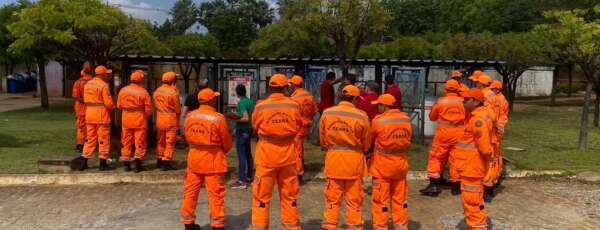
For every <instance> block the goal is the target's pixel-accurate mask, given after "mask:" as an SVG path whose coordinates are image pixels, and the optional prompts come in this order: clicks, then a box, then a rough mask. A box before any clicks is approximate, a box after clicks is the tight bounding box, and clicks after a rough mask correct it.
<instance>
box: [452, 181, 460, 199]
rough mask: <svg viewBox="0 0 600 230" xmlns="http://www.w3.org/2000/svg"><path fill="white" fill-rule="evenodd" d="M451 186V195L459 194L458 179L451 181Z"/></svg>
mask: <svg viewBox="0 0 600 230" xmlns="http://www.w3.org/2000/svg"><path fill="white" fill-rule="evenodd" d="M451 186H452V187H451V188H450V192H451V193H452V195H453V196H458V195H460V181H459V182H454V183H452V185H451Z"/></svg>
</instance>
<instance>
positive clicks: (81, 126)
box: [75, 114, 87, 145]
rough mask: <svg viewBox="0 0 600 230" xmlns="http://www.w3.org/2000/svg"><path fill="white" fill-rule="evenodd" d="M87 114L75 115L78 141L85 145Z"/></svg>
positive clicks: (79, 143)
mask: <svg viewBox="0 0 600 230" xmlns="http://www.w3.org/2000/svg"><path fill="white" fill-rule="evenodd" d="M85 126H86V125H85V114H81V115H76V116H75V130H76V132H77V134H76V140H75V141H76V142H77V144H78V145H84V144H85V142H86V136H87V133H86V129H85Z"/></svg>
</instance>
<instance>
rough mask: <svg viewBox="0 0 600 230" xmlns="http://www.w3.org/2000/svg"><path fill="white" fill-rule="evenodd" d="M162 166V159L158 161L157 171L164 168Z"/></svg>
mask: <svg viewBox="0 0 600 230" xmlns="http://www.w3.org/2000/svg"><path fill="white" fill-rule="evenodd" d="M162 164H163V160H162V159H160V158H158V159H156V168H157V169H160V168H162Z"/></svg>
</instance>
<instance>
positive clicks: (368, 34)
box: [307, 0, 391, 77]
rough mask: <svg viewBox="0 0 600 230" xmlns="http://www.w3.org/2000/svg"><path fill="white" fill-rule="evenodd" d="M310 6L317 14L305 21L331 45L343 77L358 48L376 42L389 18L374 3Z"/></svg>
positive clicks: (319, 0) (358, 0) (320, 1)
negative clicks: (327, 37) (331, 43)
mask: <svg viewBox="0 0 600 230" xmlns="http://www.w3.org/2000/svg"><path fill="white" fill-rule="evenodd" d="M312 4H314V5H316V6H318V7H317V9H319V10H318V11H317V12H311V13H309V14H307V17H308V18H309V19H310V20H311V21H312V23H313V26H315V27H316V28H318V29H319V31H321V32H322V33H325V34H327V36H329V38H331V39H332V40H333V41H334V42H335V47H336V55H337V57H338V58H339V63H340V67H341V68H342V75H343V76H344V77H345V76H347V75H348V68H349V67H350V65H351V63H352V60H353V59H356V57H357V56H358V52H359V51H360V49H361V47H362V46H363V45H365V44H367V43H368V42H370V41H373V40H376V39H378V38H379V35H381V33H383V31H384V30H385V28H386V24H387V22H388V21H389V20H390V18H391V17H390V14H389V13H388V11H387V10H385V9H384V7H383V5H382V4H381V2H380V1H378V0H315V1H312ZM348 60H350V61H348Z"/></svg>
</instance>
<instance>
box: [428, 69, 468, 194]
mask: <svg viewBox="0 0 600 230" xmlns="http://www.w3.org/2000/svg"><path fill="white" fill-rule="evenodd" d="M460 88H461V86H460V83H458V81H456V80H448V81H446V86H445V91H446V95H445V96H443V97H441V98H439V99H438V101H437V102H436V103H435V105H433V107H432V108H431V112H430V113H429V119H430V120H431V121H437V122H438V126H437V128H436V130H435V136H434V138H433V143H432V144H431V150H430V151H429V158H428V161H427V176H428V177H429V185H428V186H427V187H426V188H424V189H422V190H420V192H421V193H422V194H423V195H426V196H437V195H439V193H440V192H441V190H440V188H439V187H438V185H439V184H440V183H441V180H442V179H443V178H442V174H443V172H444V168H445V166H446V162H448V159H449V158H450V159H451V161H450V172H451V173H450V181H451V182H452V194H454V195H458V193H459V192H460V180H459V179H460V178H459V176H458V175H457V174H456V173H454V172H455V171H454V170H453V169H452V168H453V167H454V166H455V164H454V162H453V161H452V159H454V158H453V157H450V155H451V153H452V151H454V148H455V146H456V143H457V142H458V139H459V138H460V137H461V136H462V134H463V129H464V127H463V126H464V123H463V122H464V119H465V108H464V106H463V99H462V98H461V97H460V96H459V95H458V92H459V90H460Z"/></svg>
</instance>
